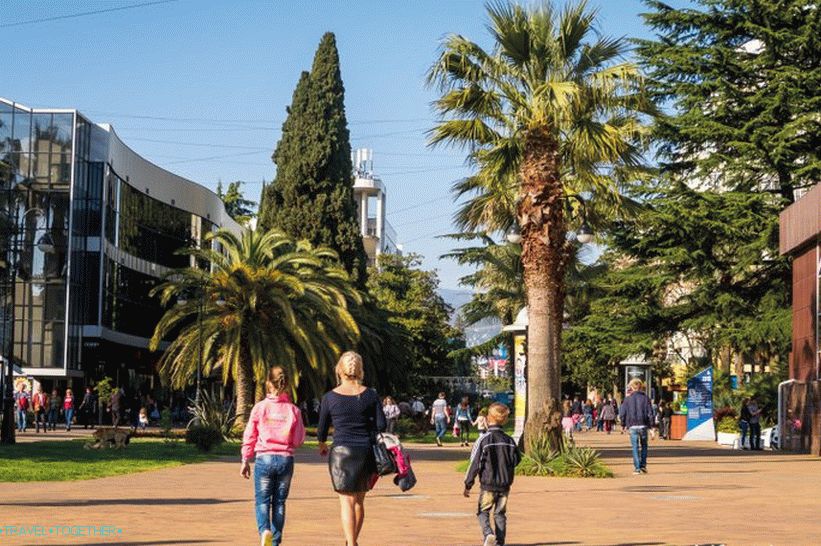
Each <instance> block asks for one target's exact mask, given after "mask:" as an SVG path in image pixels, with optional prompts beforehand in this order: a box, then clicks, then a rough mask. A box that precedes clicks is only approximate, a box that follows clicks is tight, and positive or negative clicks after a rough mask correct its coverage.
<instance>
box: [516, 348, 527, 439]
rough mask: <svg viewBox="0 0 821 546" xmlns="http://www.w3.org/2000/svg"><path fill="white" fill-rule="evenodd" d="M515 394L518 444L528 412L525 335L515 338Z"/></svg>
mask: <svg viewBox="0 0 821 546" xmlns="http://www.w3.org/2000/svg"><path fill="white" fill-rule="evenodd" d="M513 392H514V394H513V412H514V416H515V420H514V427H513V439H514V440H516V442H517V443H518V441H519V438H521V437H522V434H523V433H524V430H525V412H526V411H527V354H526V353H525V335H524V334H517V335H515V336H513Z"/></svg>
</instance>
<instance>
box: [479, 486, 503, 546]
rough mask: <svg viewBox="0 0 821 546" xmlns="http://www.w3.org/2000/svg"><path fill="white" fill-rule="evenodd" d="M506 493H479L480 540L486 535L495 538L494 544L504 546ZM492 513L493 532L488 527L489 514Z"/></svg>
mask: <svg viewBox="0 0 821 546" xmlns="http://www.w3.org/2000/svg"><path fill="white" fill-rule="evenodd" d="M507 495H508V494H507V492H505V493H502V492H500V491H484V490H482V491H481V492H480V493H479V510H478V512H477V513H476V515H477V516H479V526H481V528H482V539H484V537H486V536H488V535H495V536H496V543H497V544H501V545H504V543H505V534H506V531H507V513H506V512H507ZM491 510H492V511H493V523H494V525H495V527H496V529H495V530H494V529H493V527H491V526H490V512H491Z"/></svg>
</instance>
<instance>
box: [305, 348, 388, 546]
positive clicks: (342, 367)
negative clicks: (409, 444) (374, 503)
mask: <svg viewBox="0 0 821 546" xmlns="http://www.w3.org/2000/svg"><path fill="white" fill-rule="evenodd" d="M336 377H337V379H338V381H339V385H338V386H337V387H336V388H335V389H333V390H332V391H330V392H328V393H326V394H325V396H323V397H322V404H321V406H320V410H319V425H318V426H317V439H318V440H319V453H320V454H321V455H323V456H324V455H327V454H330V456H329V458H328V469H329V471H330V474H331V482H332V483H333V487H334V491H336V492H337V494H338V495H339V502H340V508H341V518H342V530H343V531H344V533H345V542H346V544H347V545H348V546H356V544H357V539H358V537H359V533H360V532H361V531H362V523H363V522H364V521H365V494H366V493H367V492H368V491H369V490H370V489H371V487H373V484H374V482H375V478H376V461H375V460H374V457H373V447H372V446H373V442H374V440H375V437H376V433H377V432H382V431H384V430H385V426H386V423H385V414H384V413H383V412H382V403H381V402H380V400H379V395H378V394H377V393H376V391H375V390H373V389H369V388H367V387H364V386H363V385H362V380H363V378H364V370H363V367H362V357H361V356H359V355H358V354H357V353H355V352H353V351H348V352H346V353H344V354H343V355H342V356H341V357H340V358H339V362H338V363H337V364H336ZM331 425H333V427H334V436H333V445H332V446H331V448H330V449H328V445H327V444H326V443H325V442H326V441H327V439H328V429H329V428H330V427H331Z"/></svg>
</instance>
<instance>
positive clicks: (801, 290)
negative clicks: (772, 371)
mask: <svg viewBox="0 0 821 546" xmlns="http://www.w3.org/2000/svg"><path fill="white" fill-rule="evenodd" d="M816 259H817V250H816V247H815V246H811V247H809V248H808V249H807V250H805V251H804V252H802V253H801V254H797V255H796V256H795V257H794V258H793V264H792V355H791V356H792V358H791V359H790V378H791V379H798V380H801V381H810V380H813V379H817V378H816V377H815V369H816V358H817V357H816V352H817V350H818V348H817V347H816V346H815V320H816V313H817V310H816V308H815V305H816V301H817V300H816V290H817V286H818V285H817V283H818V280H817V278H816V274H817V273H816V267H818V266H817V263H816Z"/></svg>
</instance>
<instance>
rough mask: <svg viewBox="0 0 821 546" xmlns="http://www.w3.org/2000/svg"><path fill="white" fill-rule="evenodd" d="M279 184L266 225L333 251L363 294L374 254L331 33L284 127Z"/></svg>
mask: <svg viewBox="0 0 821 546" xmlns="http://www.w3.org/2000/svg"><path fill="white" fill-rule="evenodd" d="M273 160H274V162H275V163H276V165H277V172H276V177H275V178H274V181H273V182H272V183H271V184H270V185H269V186H267V187H266V189H265V192H264V194H263V198H262V205H261V206H260V213H259V214H260V219H259V222H260V227H261V228H262V229H270V228H273V227H276V228H279V229H282V230H283V231H285V232H286V233H288V234H289V235H291V236H292V237H294V238H296V239H307V240H308V241H310V242H311V243H313V244H315V245H322V246H328V247H330V248H332V249H334V250H335V251H336V252H337V253H338V254H339V257H340V259H341V261H342V264H343V265H344V266H345V269H346V270H347V271H348V272H349V273H350V274H351V276H352V278H353V279H354V281H355V282H356V284H357V286H359V287H360V288H362V287H364V286H365V281H366V275H367V273H366V268H367V256H366V254H365V247H364V246H363V243H362V235H361V231H360V227H359V221H358V218H357V208H356V203H355V202H354V198H353V165H352V163H351V143H350V135H349V133H348V122H347V119H346V117H345V88H344V86H343V83H342V76H341V72H340V67H339V53H338V52H337V49H336V40H335V38H334V35H333V34H331V33H326V34H325V35H324V36H323V37H322V40H321V42H320V43H319V48H318V49H317V51H316V55H315V56H314V62H313V66H312V68H311V72H310V73H308V72H303V73H302V75H301V77H300V79H299V83H298V84H297V86H296V89H295V90H294V95H293V100H292V102H291V106H290V108H288V117H287V118H286V120H285V122H284V123H283V125H282V138H281V139H280V141H279V143H277V147H276V150H275V151H274V155H273Z"/></svg>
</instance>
